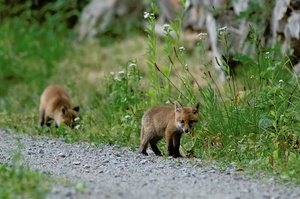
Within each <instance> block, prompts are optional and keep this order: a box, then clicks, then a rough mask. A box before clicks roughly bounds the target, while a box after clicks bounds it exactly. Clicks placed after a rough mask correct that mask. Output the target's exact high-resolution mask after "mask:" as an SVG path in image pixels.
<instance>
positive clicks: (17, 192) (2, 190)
mask: <svg viewBox="0 0 300 199" xmlns="http://www.w3.org/2000/svg"><path fill="white" fill-rule="evenodd" d="M47 181H48V180H47V177H46V175H44V174H41V173H37V172H33V171H30V170H29V169H27V168H25V167H23V166H8V165H5V164H0V183H1V187H0V198H7V199H10V198H11V199H12V198H36V199H39V198H44V197H45V196H46V193H47V192H48V191H49V190H48V189H49V187H48V186H47V185H48V184H49V182H47Z"/></svg>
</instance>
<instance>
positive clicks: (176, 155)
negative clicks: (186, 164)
mask: <svg viewBox="0 0 300 199" xmlns="http://www.w3.org/2000/svg"><path fill="white" fill-rule="evenodd" d="M173 158H182V155H181V154H180V153H178V154H176V153H174V154H173Z"/></svg>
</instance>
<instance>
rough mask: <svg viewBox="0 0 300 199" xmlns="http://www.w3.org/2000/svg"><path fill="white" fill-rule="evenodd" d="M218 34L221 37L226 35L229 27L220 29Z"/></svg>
mask: <svg viewBox="0 0 300 199" xmlns="http://www.w3.org/2000/svg"><path fill="white" fill-rule="evenodd" d="M218 32H219V33H220V35H224V34H226V33H227V26H224V27H222V28H219V29H218Z"/></svg>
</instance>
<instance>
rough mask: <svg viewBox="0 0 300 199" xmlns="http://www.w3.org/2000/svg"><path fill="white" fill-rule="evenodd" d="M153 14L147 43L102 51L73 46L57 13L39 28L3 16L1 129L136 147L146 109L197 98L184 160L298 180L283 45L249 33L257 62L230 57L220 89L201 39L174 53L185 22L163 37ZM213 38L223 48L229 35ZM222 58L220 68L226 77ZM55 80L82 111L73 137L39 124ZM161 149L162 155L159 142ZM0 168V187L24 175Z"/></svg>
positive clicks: (295, 117)
mask: <svg viewBox="0 0 300 199" xmlns="http://www.w3.org/2000/svg"><path fill="white" fill-rule="evenodd" d="M154 11H155V10H154ZM149 16H150V17H148V22H149V23H150V28H149V29H148V30H147V31H146V34H147V36H148V38H147V39H146V38H145V37H144V35H141V34H138V33H136V35H126V36H124V37H123V38H122V40H120V41H119V42H118V43H110V44H107V45H106V46H105V48H104V47H100V46H98V45H97V44H95V45H86V44H82V45H78V44H74V43H72V42H71V38H72V37H71V35H73V34H72V33H73V31H74V30H72V29H71V30H70V29H68V28H67V24H64V23H57V22H58V21H60V18H57V16H56V17H55V16H51V15H49V16H48V17H47V19H46V20H45V21H44V23H43V24H41V23H39V22H38V21H34V20H33V21H28V20H26V19H23V18H21V17H14V18H11V19H8V18H6V19H3V20H2V22H1V24H0V37H1V41H0V49H1V53H0V63H1V65H0V107H1V113H0V114H1V117H0V118H1V119H0V126H1V128H9V129H14V130H15V131H16V132H20V133H29V134H44V135H49V136H57V137H63V138H64V139H65V141H67V142H74V141H78V140H83V141H88V142H94V143H110V144H118V145H124V146H130V147H132V148H133V149H136V148H137V147H138V145H139V132H140V120H141V117H142V115H143V112H144V111H145V110H146V109H147V108H149V107H150V106H152V105H156V104H169V105H170V106H172V101H174V100H178V101H180V102H181V103H182V104H183V105H185V106H188V105H192V104H194V102H196V101H200V102H201V105H200V121H199V123H198V124H197V126H196V128H195V136H194V137H192V136H191V135H184V136H183V140H182V150H183V152H184V153H185V154H187V155H194V156H196V157H198V158H202V159H206V160H212V159H214V160H217V161H219V162H221V163H224V164H228V163H230V162H235V163H236V164H237V165H238V166H239V167H240V168H241V169H243V170H247V171H256V170H260V171H264V172H269V173H272V174H279V176H280V177H281V178H283V179H287V180H293V181H296V182H298V183H299V182H300V178H299V176H300V175H299V174H300V169H299V166H298V165H299V164H300V157H299V147H300V145H299V143H300V134H299V132H300V131H299V127H300V117H299V116H300V115H299V111H298V107H299V106H300V101H299V97H300V93H299V82H298V77H297V76H296V75H295V74H293V73H292V72H291V70H290V67H289V59H288V57H284V56H282V55H281V53H280V49H279V47H275V48H272V49H266V48H264V47H263V46H261V44H260V42H259V35H260V34H259V33H258V32H256V30H252V31H251V36H250V37H249V41H248V42H249V43H250V44H252V45H255V46H256V54H255V56H254V57H250V56H248V55H244V54H240V55H235V56H234V57H233V59H234V60H235V61H237V62H238V63H239V67H238V68H237V71H236V72H237V76H232V77H231V78H229V79H227V80H226V82H225V83H224V84H222V85H220V84H218V83H217V82H218V81H217V79H216V78H215V77H214V71H213V70H212V69H210V68H212V67H210V65H209V64H206V63H209V61H208V60H207V59H206V58H205V57H206V52H204V51H203V49H204V47H203V45H204V42H203V41H202V40H199V43H198V46H197V48H196V50H195V51H194V52H192V53H188V52H187V51H186V50H185V49H184V48H182V47H181V46H180V34H179V28H180V24H181V22H182V19H183V18H184V16H182V18H180V19H178V21H175V22H174V23H172V24H170V28H171V29H166V38H165V39H163V40H160V39H158V38H157V37H156V36H155V34H154V29H153V23H154V20H155V18H154V15H153V16H152V15H151V14H150V15H149ZM58 24H60V25H58ZM119 28H121V26H120V27H119ZM166 28H168V27H166ZM170 31H174V32H175V35H176V36H175V37H172V36H171V34H170ZM120 32H122V31H119V33H120ZM219 35H220V38H219V39H220V41H221V42H223V45H224V46H225V48H224V49H226V46H227V43H226V41H227V39H226V37H228V36H230V35H228V34H227V33H226V32H225V33H224V34H219ZM104 38H105V37H104ZM99 43H105V41H104V40H102V41H101V40H100V41H99ZM224 54H225V55H226V54H227V53H226V52H225V53H224ZM226 60H228V59H226V57H225V59H224V60H223V62H222V63H223V68H224V69H225V71H227V73H228V74H229V75H230V73H231V71H230V70H229V68H230V65H228V63H227V62H226ZM200 63H203V64H200ZM202 76H203V78H202ZM51 83H56V84H60V85H62V86H64V87H65V88H66V90H67V91H68V93H69V95H70V96H71V99H72V104H73V105H74V106H75V105H79V106H80V108H81V110H80V118H81V120H80V125H81V126H80V128H79V129H78V130H72V129H69V128H68V127H65V126H60V127H59V128H57V129H56V128H40V127H38V125H37V124H38V106H39V96H40V94H41V93H42V91H43V89H44V88H45V87H46V86H47V85H48V84H51ZM160 147H161V149H162V151H166V149H165V145H164V143H163V142H162V143H161V145H160ZM0 169H1V178H0V181H3V178H4V177H2V176H6V175H9V173H10V172H13V173H16V172H17V171H18V170H20V168H14V167H7V166H6V165H2V166H1V168H0ZM21 171H24V168H22V169H21ZM30 175H34V174H30ZM8 183H10V182H8ZM12 183H13V182H12ZM1 185H2V183H1Z"/></svg>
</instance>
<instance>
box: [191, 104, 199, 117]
mask: <svg viewBox="0 0 300 199" xmlns="http://www.w3.org/2000/svg"><path fill="white" fill-rule="evenodd" d="M199 106H200V103H199V102H197V103H196V104H195V105H194V106H193V109H192V110H193V113H194V114H196V113H198V112H199Z"/></svg>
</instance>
